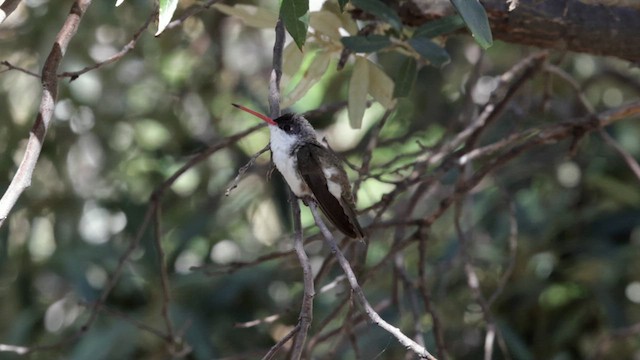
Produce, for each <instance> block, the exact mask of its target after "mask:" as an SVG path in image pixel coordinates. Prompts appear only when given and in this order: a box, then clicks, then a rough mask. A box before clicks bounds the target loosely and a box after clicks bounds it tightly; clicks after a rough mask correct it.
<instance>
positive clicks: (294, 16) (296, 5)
mask: <svg viewBox="0 0 640 360" xmlns="http://www.w3.org/2000/svg"><path fill="white" fill-rule="evenodd" d="M280 17H281V18H282V21H283V22H284V27H285V28H286V29H287V31H288V32H289V34H290V35H291V37H292V38H293V41H295V43H296V45H298V48H300V50H302V46H303V45H304V42H305V41H306V40H307V28H308V27H309V0H282V5H281V6H280Z"/></svg>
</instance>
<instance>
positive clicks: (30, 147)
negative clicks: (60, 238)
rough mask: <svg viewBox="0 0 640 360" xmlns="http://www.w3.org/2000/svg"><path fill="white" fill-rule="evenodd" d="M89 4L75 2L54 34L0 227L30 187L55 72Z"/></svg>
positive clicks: (53, 96) (54, 94) (0, 201)
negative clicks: (40, 91) (37, 105)
mask: <svg viewBox="0 0 640 360" xmlns="http://www.w3.org/2000/svg"><path fill="white" fill-rule="evenodd" d="M90 4H91V0H76V1H75V2H74V3H73V5H72V6H71V11H70V12H69V15H68V16H67V19H66V21H65V22H64V25H62V28H61V29H60V32H58V35H57V36H56V40H55V42H54V43H53V47H52V49H51V52H49V56H48V57H47V60H46V61H45V63H44V66H43V68H42V76H41V79H42V97H41V99H40V107H39V109H38V115H37V116H36V120H35V123H34V124H33V127H32V128H31V132H30V133H29V141H28V142H27V148H26V149H25V152H24V156H23V157H22V161H21V162H20V166H19V167H18V170H17V171H16V174H15V175H14V176H13V179H12V180H11V183H10V184H9V187H8V188H7V190H6V192H5V193H4V195H3V196H2V198H0V227H2V224H3V223H4V221H5V220H6V218H7V216H9V212H10V211H11V209H12V208H13V206H14V205H15V203H16V202H17V201H18V199H19V198H20V195H21V194H22V192H24V190H25V189H26V188H28V187H29V186H31V177H32V176H33V171H34V170H35V167H36V163H37V162H38V158H39V157H40V151H42V145H43V143H44V138H45V135H46V134H47V129H49V126H50V125H51V119H52V117H53V111H54V109H55V106H56V100H57V98H58V77H57V76H56V73H57V71H58V67H59V66H60V63H61V62H62V58H63V57H64V54H65V53H66V51H67V47H68V46H69V43H70V42H71V39H72V38H73V37H74V36H75V35H76V32H77V31H78V26H79V24H80V20H81V19H82V16H83V15H84V13H85V12H86V11H87V8H88V7H89V5H90Z"/></svg>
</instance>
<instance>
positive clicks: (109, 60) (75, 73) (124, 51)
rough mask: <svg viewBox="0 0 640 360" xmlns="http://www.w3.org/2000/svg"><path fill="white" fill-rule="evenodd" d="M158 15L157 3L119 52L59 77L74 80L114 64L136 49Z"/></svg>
mask: <svg viewBox="0 0 640 360" xmlns="http://www.w3.org/2000/svg"><path fill="white" fill-rule="evenodd" d="M157 17H158V6H157V5H156V6H155V8H154V9H153V10H152V11H151V14H149V16H148V17H147V20H146V21H145V22H144V24H142V26H140V28H139V29H138V30H137V31H136V32H135V33H133V37H132V39H131V40H130V41H129V42H128V43H127V44H126V45H125V46H124V47H122V49H121V50H120V51H118V52H117V53H115V54H113V55H111V56H110V57H109V58H107V59H105V60H103V61H100V62H97V63H95V64H93V65H91V66H87V67H85V68H83V69H80V70H78V71H66V72H63V73H61V74H58V77H68V78H70V80H69V81H74V80H75V79H77V78H78V77H79V76H80V75H82V74H85V73H87V72H89V71H92V70H95V69H98V68H101V67H103V66H105V65H109V64H112V63H114V62H116V61H118V60H120V59H122V58H123V57H124V56H125V55H126V54H127V53H129V52H130V51H131V50H133V49H135V47H136V43H137V42H138V39H140V37H141V36H142V34H143V33H144V31H145V30H147V28H148V27H149V25H150V24H151V22H152V21H154V20H155V19H156V18H157Z"/></svg>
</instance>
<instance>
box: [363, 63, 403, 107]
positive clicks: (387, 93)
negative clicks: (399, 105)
mask: <svg viewBox="0 0 640 360" xmlns="http://www.w3.org/2000/svg"><path fill="white" fill-rule="evenodd" d="M367 62H369V64H368V65H369V66H368V68H369V94H371V96H373V98H374V99H376V101H377V102H379V103H380V105H382V106H384V107H385V109H390V108H392V107H393V106H394V105H395V104H396V102H395V101H394V100H393V89H394V87H395V84H394V83H393V80H391V78H390V77H389V75H387V73H385V72H384V70H382V68H380V67H379V66H378V65H376V64H374V63H372V62H371V61H369V60H367Z"/></svg>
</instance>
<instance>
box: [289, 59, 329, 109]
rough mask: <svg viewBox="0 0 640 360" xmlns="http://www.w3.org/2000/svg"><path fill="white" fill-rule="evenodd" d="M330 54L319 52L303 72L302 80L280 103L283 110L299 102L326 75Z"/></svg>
mask: <svg viewBox="0 0 640 360" xmlns="http://www.w3.org/2000/svg"><path fill="white" fill-rule="evenodd" d="M331 58H332V54H331V53H328V52H325V51H319V52H318V53H317V55H316V56H315V57H314V58H313V60H312V61H311V64H310V65H309V68H307V71H305V73H304V75H303V77H302V79H301V80H300V81H299V82H298V83H297V84H296V87H295V88H294V89H293V90H291V92H290V93H289V94H287V97H286V98H285V99H284V101H282V104H281V106H282V107H283V108H286V107H289V106H291V105H293V104H295V103H296V101H298V100H300V99H301V98H302V97H303V96H304V95H305V94H306V93H307V92H308V91H309V89H311V87H313V85H315V84H316V83H317V82H318V81H320V79H322V76H323V75H324V74H325V73H326V71H327V68H328V67H329V63H330V62H331Z"/></svg>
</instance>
